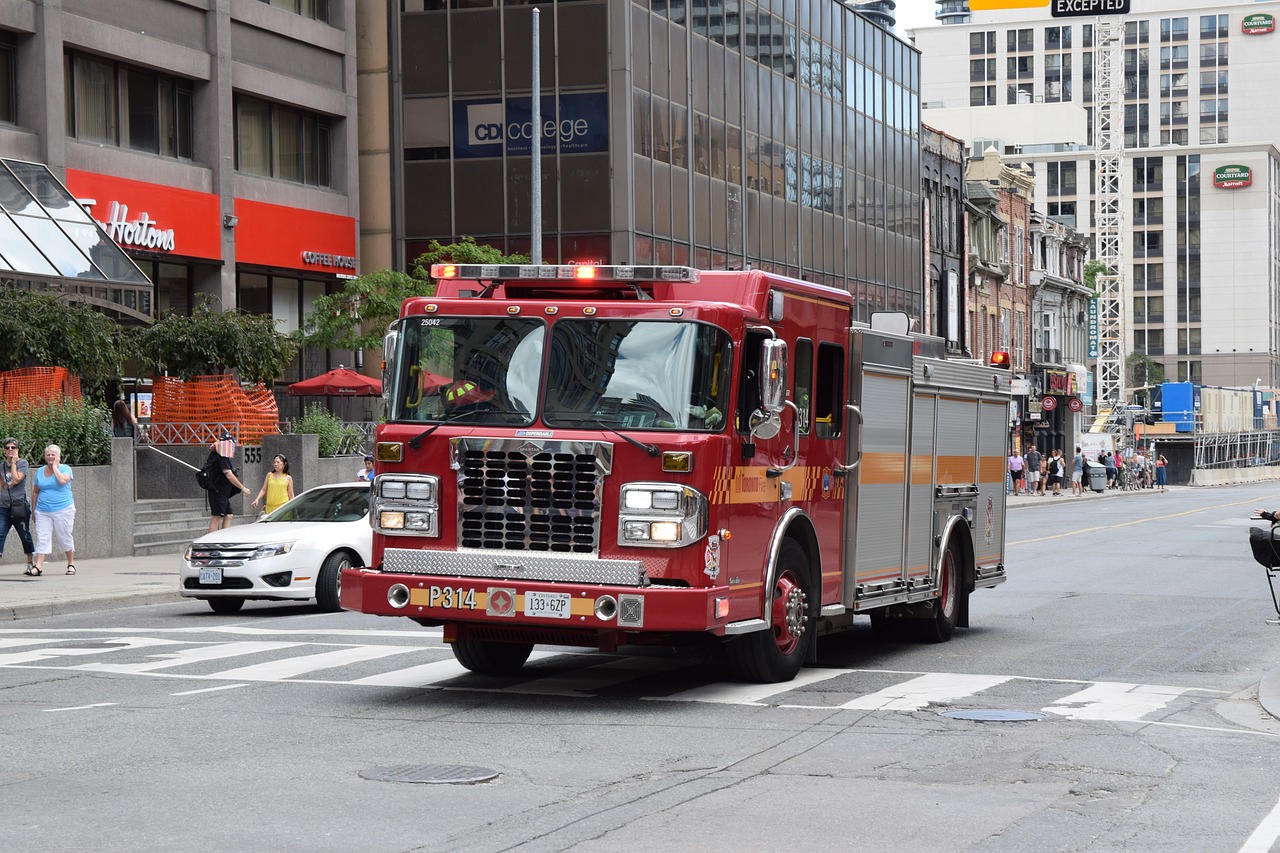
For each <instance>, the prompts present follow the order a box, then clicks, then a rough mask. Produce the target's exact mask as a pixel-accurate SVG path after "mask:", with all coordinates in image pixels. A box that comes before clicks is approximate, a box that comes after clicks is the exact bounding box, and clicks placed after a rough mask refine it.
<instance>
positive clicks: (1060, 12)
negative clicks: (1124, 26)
mask: <svg viewBox="0 0 1280 853" xmlns="http://www.w3.org/2000/svg"><path fill="white" fill-rule="evenodd" d="M1049 12H1050V13H1051V14H1052V15H1053V17H1055V18H1076V17H1085V16H1087V17H1097V16H1098V15H1127V14H1129V0H1053V2H1052V4H1051V5H1050V7H1049Z"/></svg>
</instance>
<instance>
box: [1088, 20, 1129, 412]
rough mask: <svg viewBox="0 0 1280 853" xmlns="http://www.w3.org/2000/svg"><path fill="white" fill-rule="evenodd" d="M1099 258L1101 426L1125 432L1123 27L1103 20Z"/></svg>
mask: <svg viewBox="0 0 1280 853" xmlns="http://www.w3.org/2000/svg"><path fill="white" fill-rule="evenodd" d="M1094 33H1095V36H1094V39H1095V40H1094V54H1093V56H1094V77H1093V79H1094V94H1093V103H1094V137H1093V149H1094V162H1095V163H1096V166H1097V188H1096V190H1095V192H1094V201H1095V202H1096V205H1095V206H1096V209H1097V213H1096V218H1095V221H1094V256H1095V257H1096V258H1097V259H1098V260H1099V261H1101V262H1102V263H1103V264H1105V265H1106V267H1107V269H1106V271H1105V272H1103V273H1101V274H1099V275H1098V276H1097V278H1096V279H1095V287H1096V288H1097V291H1098V297H1097V299H1098V387H1097V388H1096V389H1095V395H1094V399H1095V400H1097V407H1098V415H1099V420H1102V419H1103V416H1104V415H1108V414H1110V415H1111V417H1107V418H1106V421H1107V423H1108V429H1109V430H1110V431H1113V432H1123V431H1124V421H1123V420H1122V419H1119V418H1116V417H1115V416H1114V415H1115V414H1116V413H1117V411H1118V410H1120V409H1121V408H1122V407H1123V406H1124V402H1125V387H1124V380H1125V376H1124V373H1125V355H1126V350H1127V341H1126V339H1125V323H1124V316H1125V286H1124V285H1125V273H1126V268H1125V258H1126V254H1125V251H1124V241H1125V238H1126V236H1127V231H1126V228H1125V221H1126V219H1127V215H1126V214H1127V212H1128V204H1127V203H1126V200H1125V199H1126V193H1125V186H1124V182H1123V181H1122V180H1121V175H1120V172H1121V167H1122V166H1123V164H1124V22H1123V20H1122V19H1121V18H1119V17H1116V16H1112V17H1106V16H1104V17H1100V18H1099V19H1098V23H1097V25H1096V28H1095V30H1094Z"/></svg>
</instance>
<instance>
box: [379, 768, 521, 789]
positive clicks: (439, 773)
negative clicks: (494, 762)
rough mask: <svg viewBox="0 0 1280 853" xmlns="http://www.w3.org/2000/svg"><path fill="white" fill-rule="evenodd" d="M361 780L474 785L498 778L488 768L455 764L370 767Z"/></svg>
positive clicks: (496, 773)
mask: <svg viewBox="0 0 1280 853" xmlns="http://www.w3.org/2000/svg"><path fill="white" fill-rule="evenodd" d="M360 776H361V778H363V779H372V780H373V781H374V782H419V783H427V784H430V783H434V784H444V785H474V784H476V783H477V782H488V781H489V780H490V779H496V778H497V777H498V771H497V770H490V769H489V768H488V767H466V766H462V765H457V764H401V765H397V766H395V767H371V768H370V769H368V770H361V771H360Z"/></svg>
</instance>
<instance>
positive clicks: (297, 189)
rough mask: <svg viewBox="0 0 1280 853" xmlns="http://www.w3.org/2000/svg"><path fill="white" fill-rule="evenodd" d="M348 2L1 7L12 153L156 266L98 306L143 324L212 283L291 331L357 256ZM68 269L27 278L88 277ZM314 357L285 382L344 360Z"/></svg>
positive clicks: (3, 146)
mask: <svg viewBox="0 0 1280 853" xmlns="http://www.w3.org/2000/svg"><path fill="white" fill-rule="evenodd" d="M353 5H354V4H353V3H350V2H328V1H327V0H295V2H292V3H290V2H270V3H268V2H244V0H205V2H201V3H190V2H185V0H132V2H129V3H100V2H62V3H54V2H50V3H43V2H34V3H31V2H26V3H5V4H0V158H3V159H5V160H10V161H26V162H31V163H38V164H42V165H45V166H47V167H48V168H49V170H50V171H51V172H52V173H53V174H54V175H55V176H56V177H57V178H59V179H60V180H62V181H63V182H64V183H65V185H66V187H67V189H69V190H70V192H71V194H72V196H73V197H75V198H76V199H77V200H79V201H80V202H81V203H82V204H83V205H84V206H86V207H87V208H88V210H89V214H90V215H91V216H92V217H93V218H94V219H95V220H97V221H98V222H99V224H100V225H101V226H102V227H103V229H104V230H105V231H106V232H107V234H108V235H110V236H111V237H112V238H113V239H114V240H115V241H116V242H117V243H119V244H120V246H121V247H123V249H124V250H125V252H127V253H128V254H129V256H130V257H131V258H132V259H133V261H134V263H136V264H137V265H138V267H139V268H140V269H141V270H142V272H143V273H145V274H146V276H147V278H148V279H149V281H148V282H147V283H146V285H145V286H143V287H141V288H138V289H129V288H119V289H117V288H112V287H109V286H104V287H102V288H99V289H98V292H94V293H92V294H86V296H88V297H89V298H90V301H93V304H96V305H98V306H99V307H102V308H103V309H104V310H107V311H108V312H109V313H114V314H115V315H117V316H118V317H119V318H120V319H121V320H122V321H125V322H137V321H141V320H146V319H150V318H152V317H155V316H158V315H159V314H161V313H163V312H165V311H174V312H176V313H179V314H185V313H189V312H190V311H191V308H192V306H193V304H195V302H196V301H197V300H199V299H200V298H201V297H202V296H208V297H211V298H212V299H213V300H214V302H215V303H216V304H217V305H218V306H219V307H222V308H226V309H235V308H238V309H243V310H245V311H248V312H250V313H254V314H268V315H271V316H273V317H274V318H275V320H276V322H277V328H279V329H281V330H282V331H286V332H288V331H292V330H294V329H297V328H298V327H299V325H300V324H301V322H302V319H303V317H304V315H305V312H306V311H307V310H308V308H309V306H310V305H311V303H313V302H314V300H315V298H316V297H317V296H321V295H324V294H325V293H326V292H329V291H332V290H334V289H336V288H338V287H339V286H341V284H342V279H343V278H344V277H349V276H351V275H354V274H355V273H357V272H358V271H359V270H358V262H357V254H358V253H357V249H356V234H357V222H358V210H357V205H358V192H357V187H358V180H357V178H358V173H357V169H356V163H357V160H356V151H357V146H356V138H357V135H356V121H355V117H356V74H355V63H354V59H355V53H356V27H355V14H354V9H353ZM0 177H2V176H0ZM15 187H16V184H14V183H13V182H12V181H11V180H9V181H8V182H7V183H6V188H7V189H13V188H15ZM6 199H8V200H7V201H3V200H0V205H12V204H13V201H14V199H13V197H12V196H8V195H6ZM45 233H46V234H47V235H52V237H54V238H56V237H57V235H56V234H55V233H54V232H51V231H47V229H46V232H45ZM28 239H30V240H31V242H32V243H34V245H35V249H36V250H37V251H38V252H40V253H44V254H46V255H48V254H49V253H50V252H52V251H53V249H52V247H51V246H50V244H47V243H42V242H41V236H40V234H39V233H37V232H36V231H34V230H32V231H30V237H29V238H28ZM20 243H23V236H22V235H21V234H20V233H15V232H13V231H8V232H6V233H5V235H4V236H3V237H0V256H3V255H5V254H7V253H9V252H10V251H13V250H18V249H19V248H21V247H20V246H19V244H20ZM23 245H25V243H23ZM59 266H60V267H61V268H62V270H63V273H62V274H63V276H64V277H65V278H66V281H64V282H61V283H59V282H57V281H56V278H54V277H49V276H46V277H43V278H39V279H33V281H32V282H31V286H32V287H33V288H35V289H40V288H43V287H47V286H48V285H49V283H50V282H51V281H52V282H53V283H54V284H55V286H58V287H63V288H67V289H75V288H80V289H83V287H84V283H85V281H86V279H84V278H77V277H75V274H74V273H69V272H67V271H66V270H68V269H74V268H75V265H74V264H72V265H71V266H70V267H67V266H61V265H59ZM18 277H19V278H21V276H18ZM312 357H313V358H314V359H316V360H317V361H318V362H319V363H314V364H311V363H309V364H305V365H304V364H303V363H302V361H301V360H299V361H297V362H295V363H294V365H293V366H292V367H291V368H290V371H289V374H288V375H286V376H285V377H282V379H283V380H285V381H286V382H287V381H296V380H298V379H301V378H303V376H304V375H311V374H312V373H315V372H318V370H324V369H326V367H328V366H336V364H335V365H328V364H325V363H323V362H324V360H325V359H327V358H328V355H327V354H325V353H314V354H312ZM338 358H347V357H346V356H345V355H338V354H335V355H334V360H335V362H336V360H337V359H338ZM348 360H349V359H348ZM317 368H318V370H317Z"/></svg>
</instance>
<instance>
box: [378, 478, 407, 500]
mask: <svg viewBox="0 0 1280 853" xmlns="http://www.w3.org/2000/svg"><path fill="white" fill-rule="evenodd" d="M405 488H406V486H405V483H404V481H397V480H390V481H388V480H383V481H382V482H381V483H379V484H378V491H379V493H380V494H381V495H382V497H384V498H392V499H395V498H402V497H404V492H405Z"/></svg>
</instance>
